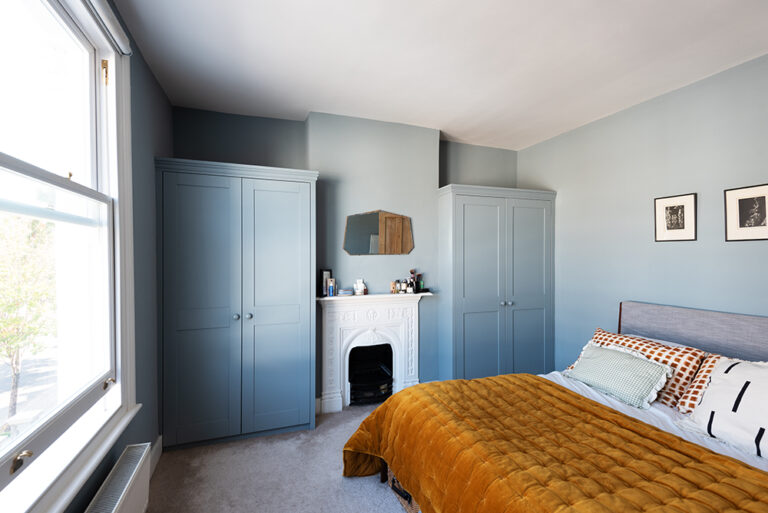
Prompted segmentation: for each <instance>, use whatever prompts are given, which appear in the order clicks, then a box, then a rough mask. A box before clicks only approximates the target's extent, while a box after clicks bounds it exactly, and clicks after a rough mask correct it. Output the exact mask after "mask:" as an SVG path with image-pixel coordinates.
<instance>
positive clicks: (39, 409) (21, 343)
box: [0, 168, 112, 455]
mask: <svg viewBox="0 0 768 513" xmlns="http://www.w3.org/2000/svg"><path fill="white" fill-rule="evenodd" d="M108 223H109V219H108V205H107V204H105V203H102V202H99V201H96V200H93V199H90V198H86V197H83V196H80V195H78V194H74V193H71V192H68V191H64V190H62V189H59V188H57V187H54V186H51V185H48V184H45V183H43V182H40V181H37V180H33V179H30V178H27V177H24V176H22V175H19V174H16V173H13V172H10V171H8V170H6V169H2V168H0V240H1V241H2V245H0V455H2V454H3V453H5V452H6V451H8V450H9V449H10V446H12V445H13V444H14V443H15V442H16V441H17V440H19V439H20V438H21V437H23V436H25V435H26V434H27V433H29V432H30V431H31V430H33V429H35V428H36V427H37V426H38V425H40V423H41V422H43V421H44V420H45V419H46V418H48V417H49V416H51V415H52V414H54V413H55V412H56V411H58V410H59V409H60V408H61V407H62V406H64V405H66V404H67V403H68V402H70V401H71V400H72V399H73V398H74V397H75V396H77V395H78V394H79V393H81V392H82V391H83V390H84V389H85V388H86V387H88V386H89V385H92V384H93V383H94V382H95V380H96V379H98V378H99V377H101V376H103V375H104V373H106V372H108V371H109V369H110V367H111V362H112V352H111V347H112V346H111V344H112V342H111V340H112V337H111V336H110V332H111V327H110V319H111V317H110V312H111V306H110V304H111V303H110V297H111V296H110V283H111V279H110V276H111V274H110V269H109V266H110V263H109V262H110V259H109V248H110V241H109V238H110V233H109V230H108Z"/></svg>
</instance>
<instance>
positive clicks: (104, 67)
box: [101, 59, 109, 85]
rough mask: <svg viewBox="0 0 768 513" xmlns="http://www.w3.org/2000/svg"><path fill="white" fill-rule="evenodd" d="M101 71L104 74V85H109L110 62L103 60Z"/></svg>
mask: <svg viewBox="0 0 768 513" xmlns="http://www.w3.org/2000/svg"><path fill="white" fill-rule="evenodd" d="M101 71H102V73H103V74H104V85H109V61H108V60H107V59H101Z"/></svg>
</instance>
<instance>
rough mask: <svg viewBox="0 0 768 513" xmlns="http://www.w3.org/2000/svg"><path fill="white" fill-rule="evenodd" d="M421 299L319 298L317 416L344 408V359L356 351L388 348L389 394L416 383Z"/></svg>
mask: <svg viewBox="0 0 768 513" xmlns="http://www.w3.org/2000/svg"><path fill="white" fill-rule="evenodd" d="M427 295H431V294H430V293H424V294H373V295H368V296H336V297H326V298H320V299H318V301H319V302H320V305H321V306H322V309H323V334H322V337H323V342H322V382H323V385H322V395H321V405H320V411H322V412H323V413H329V412H335V411H341V409H342V407H344V406H348V405H349V353H350V352H351V351H352V348H354V347H358V346H373V345H378V344H389V345H390V346H391V347H392V367H393V369H392V378H393V383H392V388H393V392H394V393H397V392H399V391H400V390H402V389H404V388H406V387H409V386H411V385H415V384H417V383H418V382H419V300H420V299H421V298H422V297H423V296H427Z"/></svg>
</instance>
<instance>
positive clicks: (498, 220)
mask: <svg viewBox="0 0 768 513" xmlns="http://www.w3.org/2000/svg"><path fill="white" fill-rule="evenodd" d="M455 208H456V209H457V210H456V212H455V214H454V216H455V219H456V223H457V230H456V238H457V244H456V246H457V248H458V250H457V253H456V255H455V257H454V258H455V262H456V264H455V265H456V267H455V272H456V273H458V275H457V276H456V278H455V283H456V286H457V290H456V296H455V297H456V299H455V300H456V302H457V304H456V305H455V311H456V312H457V314H458V315H457V318H456V319H455V322H456V323H457V326H456V327H455V333H456V336H457V337H459V340H460V343H459V344H458V345H459V348H460V350H459V351H458V354H457V355H456V367H457V372H456V377H461V378H466V379H472V378H482V377H485V376H494V375H497V374H499V372H500V369H499V365H500V358H501V355H500V351H501V349H502V345H503V344H504V337H505V333H504V332H505V329H504V322H505V319H504V307H503V306H502V305H501V303H502V301H504V282H505V275H506V272H507V271H506V267H505V258H504V252H505V245H506V214H505V212H506V210H505V209H506V207H505V200H504V198H489V197H480V196H460V197H459V198H458V199H457V202H456V206H455Z"/></svg>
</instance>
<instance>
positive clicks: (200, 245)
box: [163, 173, 242, 445]
mask: <svg viewBox="0 0 768 513" xmlns="http://www.w3.org/2000/svg"><path fill="white" fill-rule="evenodd" d="M163 241H164V242H163V309H164V312H163V369H164V373H163V384H164V405H163V409H164V426H163V431H164V432H163V441H164V444H165V445H176V444H182V443H187V442H194V441H198V440H206V439H212V438H220V437H224V436H230V435H236V434H239V433H240V428H241V426H240V413H241V410H240V387H241V378H240V372H241V327H242V321H241V320H238V319H236V317H238V315H239V314H240V313H241V312H240V305H241V285H240V283H241V180H240V179H239V178H230V177H221V176H207V175H195V174H179V173H165V175H164V180H163Z"/></svg>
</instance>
